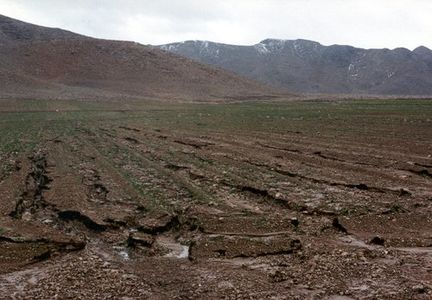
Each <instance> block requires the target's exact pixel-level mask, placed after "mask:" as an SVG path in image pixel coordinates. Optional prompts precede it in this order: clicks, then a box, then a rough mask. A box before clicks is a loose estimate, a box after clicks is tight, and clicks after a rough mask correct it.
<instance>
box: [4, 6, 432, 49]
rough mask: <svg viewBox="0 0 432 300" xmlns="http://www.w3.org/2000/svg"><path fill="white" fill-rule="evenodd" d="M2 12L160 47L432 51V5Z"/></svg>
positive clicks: (72, 8)
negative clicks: (314, 44) (305, 44)
mask: <svg viewBox="0 0 432 300" xmlns="http://www.w3.org/2000/svg"><path fill="white" fill-rule="evenodd" d="M0 14H2V15H6V16H9V17H12V18H16V19H20V20H23V21H26V22H30V23H35V24H38V25H43V26H49V27H59V28H63V29H67V30H70V31H74V32H77V33H81V34H85V35H88V36H92V37H98V38H106V39H117V40H130V41H135V42H139V43H142V44H152V45H159V44H165V43H171V42H179V41H184V40H209V41H215V42H221V43H227V44H236V45H252V44H256V43H258V42H260V41H261V40H264V39H266V38H278V39H299V38H300V39H309V40H314V41H318V42H320V43H322V44H324V45H332V44H345V45H352V46H356V47H362V48H391V49H393V48H396V47H406V48H409V49H414V48H416V47H417V46H420V45H424V46H427V47H429V48H432V17H431V16H432V1H431V0H219V1H217V0H73V1H71V0H0Z"/></svg>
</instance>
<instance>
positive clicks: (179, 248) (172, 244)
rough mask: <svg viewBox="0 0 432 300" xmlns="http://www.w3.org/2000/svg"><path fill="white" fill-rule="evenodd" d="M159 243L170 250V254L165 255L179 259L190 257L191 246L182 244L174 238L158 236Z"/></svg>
mask: <svg viewBox="0 0 432 300" xmlns="http://www.w3.org/2000/svg"><path fill="white" fill-rule="evenodd" d="M157 243H158V244H159V245H161V246H163V247H164V248H167V249H168V250H169V251H170V252H169V253H168V254H165V255H164V257H171V258H179V259H185V258H188V257H189V246H187V245H182V244H180V243H178V242H176V241H174V240H173V239H170V238H166V237H160V238H158V239H157Z"/></svg>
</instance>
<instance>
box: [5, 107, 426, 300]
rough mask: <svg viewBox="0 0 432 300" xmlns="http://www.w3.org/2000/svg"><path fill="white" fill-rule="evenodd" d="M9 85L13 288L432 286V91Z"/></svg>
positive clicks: (72, 295) (337, 293) (232, 292)
mask: <svg viewBox="0 0 432 300" xmlns="http://www.w3.org/2000/svg"><path fill="white" fill-rule="evenodd" d="M0 102H1V104H0V133H1V135H0V141H1V146H0V157H1V165H0V167H1V169H0V195H1V197H0V213H1V215H0V294H1V295H2V296H1V298H2V299H3V298H5V299H56V298H58V299H146V298H149V299H267V298H268V299H340V300H342V299H430V298H431V297H432V158H431V155H432V143H431V140H432V102H430V101H426V100H422V101H420V100H416V101H395V100H386V101H349V102H336V101H329V102H287V103H273V104H272V103H265V104H259V103H249V104H230V105H228V104H218V105H207V104H184V105H178V104H176V105H174V104H173V105H169V104H164V105H157V104H154V103H153V104H151V103H144V104H137V103H135V104H133V105H129V106H127V105H125V104H120V103H117V104H113V103H111V104H107V103H105V104H100V103H83V102H42V101H39V102H31V101H27V102H19V101H18V102H10V101H9V102H5V101H0ZM116 105H117V106H116ZM118 106H120V107H121V109H118ZM114 107H117V108H116V109H114Z"/></svg>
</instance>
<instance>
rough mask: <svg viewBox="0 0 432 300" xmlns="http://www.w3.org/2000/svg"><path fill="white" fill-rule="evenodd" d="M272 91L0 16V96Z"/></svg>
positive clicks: (171, 58)
mask: <svg viewBox="0 0 432 300" xmlns="http://www.w3.org/2000/svg"><path fill="white" fill-rule="evenodd" d="M274 94H275V89H273V88H270V87H268V86H266V85H265V84H262V83H258V82H255V81H253V80H250V79H246V78H244V77H241V76H238V75H236V74H234V73H232V72H230V71H225V70H222V69H218V68H215V67H211V66H208V65H205V64H201V63H198V62H195V61H192V60H190V59H186V58H183V57H181V56H179V55H176V54H172V53H167V52H165V51H162V50H159V49H156V48H154V47H151V46H145V45H141V44H138V43H134V42H125V41H111V40H102V39H95V38H90V37H86V36H83V35H79V34H75V33H72V32H69V31H65V30H61V29H57V28H47V27H42V26H37V25H33V24H29V23H25V22H21V21H18V20H15V19H12V18H9V17H6V16H2V15H0V97H2V98H5V97H21V98H56V99H85V98H91V99H99V98H105V97H110V98H119V97H120V98H121V97H129V98H130V97H132V98H134V97H135V98H139V99H142V98H149V99H155V98H157V99H168V100H169V99H174V100H175V99H182V100H185V99H186V100H208V99H250V98H252V99H253V98H261V97H273V95H274Z"/></svg>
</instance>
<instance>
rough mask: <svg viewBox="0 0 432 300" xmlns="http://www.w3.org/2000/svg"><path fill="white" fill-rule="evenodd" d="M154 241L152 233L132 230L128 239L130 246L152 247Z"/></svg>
mask: <svg viewBox="0 0 432 300" xmlns="http://www.w3.org/2000/svg"><path fill="white" fill-rule="evenodd" d="M153 243H154V238H153V237H152V236H151V235H150V234H146V233H142V232H131V233H130V234H129V237H128V240H127V244H128V246H129V247H139V246H143V247H151V246H152V245H153Z"/></svg>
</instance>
